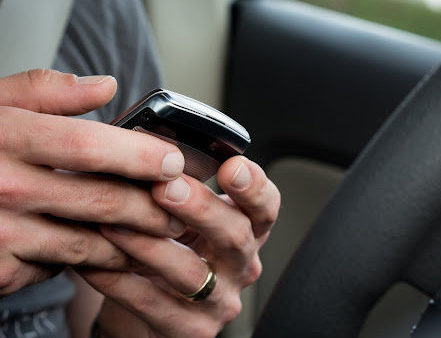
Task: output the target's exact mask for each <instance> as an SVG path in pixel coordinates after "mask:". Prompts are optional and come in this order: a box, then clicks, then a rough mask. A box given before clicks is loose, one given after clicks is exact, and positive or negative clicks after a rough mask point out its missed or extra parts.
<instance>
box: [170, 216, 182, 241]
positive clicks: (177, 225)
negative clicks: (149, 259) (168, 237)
mask: <svg viewBox="0 0 441 338" xmlns="http://www.w3.org/2000/svg"><path fill="white" fill-rule="evenodd" d="M169 226H170V230H171V231H172V232H173V233H174V234H176V235H177V236H178V237H179V236H180V235H182V234H183V233H184V231H185V223H184V222H182V221H181V220H179V219H177V218H176V217H173V216H171V217H170V225H169Z"/></svg>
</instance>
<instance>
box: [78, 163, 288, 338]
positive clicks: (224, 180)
mask: <svg viewBox="0 0 441 338" xmlns="http://www.w3.org/2000/svg"><path fill="white" fill-rule="evenodd" d="M218 181H219V185H220V186H221V188H222V189H223V190H224V191H225V192H226V193H227V194H228V195H223V196H217V195H215V194H214V193H213V192H212V191H211V190H209V189H208V188H207V187H206V186H204V185H203V184H201V183H199V182H198V181H196V180H195V179H192V178H191V177H188V176H185V175H183V176H182V177H181V178H179V179H177V180H175V181H173V182H170V183H168V184H165V183H159V184H156V185H155V186H154V188H153V190H152V195H153V198H154V199H155V201H156V202H157V203H158V204H159V205H160V206H161V207H163V208H164V209H165V210H167V211H168V212H169V213H171V214H172V215H175V216H176V217H177V218H178V219H180V220H182V221H183V222H185V224H186V225H187V226H188V227H189V229H190V231H188V232H187V233H186V234H185V235H184V237H182V238H181V239H180V241H181V242H183V241H185V242H184V244H186V245H183V243H179V242H178V241H175V240H171V239H166V238H155V237H152V236H149V235H144V234H139V233H134V232H128V231H125V230H120V229H115V228H111V227H102V228H101V231H102V233H103V235H104V236H105V237H106V238H108V239H109V240H110V241H112V242H113V243H115V244H116V245H117V246H118V247H120V248H121V249H122V250H124V251H125V252H127V253H128V254H129V255H131V256H132V257H134V258H135V259H137V260H138V261H139V262H141V263H142V264H144V265H145V266H146V270H145V271H144V272H143V273H137V274H135V273H124V272H122V273H118V272H106V271H99V272H97V271H82V272H81V273H82V275H83V277H84V278H85V279H86V280H87V281H88V282H89V283H90V284H91V285H92V286H94V287H95V288H96V289H97V290H98V291H100V292H102V293H103V294H104V295H106V296H107V298H106V300H105V302H104V305H103V308H102V310H101V313H100V315H99V317H98V322H99V324H100V326H101V331H102V337H115V338H116V337H128V338H129V337H133V338H135V337H136V338H142V337H214V336H216V334H217V333H218V332H219V331H220V330H221V328H222V327H223V326H224V325H225V324H226V323H228V322H229V321H231V320H233V319H234V318H235V317H236V316H237V315H238V314H239V312H240V310H241V302H240V293H241V290H242V289H243V288H244V287H246V286H247V285H250V284H252V283H254V282H255V281H256V279H257V278H258V277H259V275H260V273H261V269H262V267H261V262H260V259H259V256H258V250H259V248H260V247H261V246H262V245H263V244H264V242H265V241H266V239H267V237H268V235H269V231H270V228H271V227H272V225H273V224H274V222H275V220H276V218H277V215H278V211H279V206H280V194H279V192H278V190H277V188H276V187H275V186H274V184H273V183H272V182H271V181H270V180H268V179H267V177H266V176H265V174H264V172H263V170H262V169H261V168H260V167H258V166H257V165H256V164H255V163H253V162H251V161H249V160H247V159H246V158H244V157H235V158H232V159H230V160H228V161H227V162H226V163H225V164H224V165H223V166H222V167H221V168H220V170H219V173H218ZM200 257H205V258H206V259H207V260H208V262H210V264H211V265H212V266H213V267H214V269H215V271H216V274H217V278H218V282H217V285H216V287H215V289H214V291H213V293H212V294H211V295H210V296H209V297H208V298H207V299H205V300H203V301H201V302H199V303H191V302H188V301H187V300H186V299H184V298H183V297H182V296H181V295H180V293H183V294H188V293H192V292H193V291H195V290H197V289H198V288H199V287H200V286H201V285H202V283H203V282H204V280H205V278H206V276H207V273H208V269H207V266H206V264H205V263H203V262H202V261H201V259H200Z"/></svg>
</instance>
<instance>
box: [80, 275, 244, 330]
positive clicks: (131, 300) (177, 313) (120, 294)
mask: <svg viewBox="0 0 441 338" xmlns="http://www.w3.org/2000/svg"><path fill="white" fill-rule="evenodd" d="M79 273H80V274H81V275H82V276H83V277H84V279H85V280H86V281H87V282H88V283H90V284H91V285H92V286H93V287H94V288H95V289H96V290H98V291H99V292H101V293H103V294H104V295H106V296H107V297H109V298H111V299H113V300H114V301H116V302H117V303H119V304H121V305H122V306H123V307H125V308H126V309H128V310H130V312H132V313H134V314H135V315H136V316H138V317H139V318H141V319H142V320H143V321H144V322H146V323H147V324H148V325H149V327H150V328H151V329H152V331H153V332H155V333H157V334H159V335H160V336H161V337H215V336H216V334H217V333H218V332H219V331H220V329H221V327H222V325H223V324H224V323H225V322H226V318H227V316H229V318H228V319H230V318H231V317H233V315H235V316H237V314H238V311H240V309H238V307H239V306H238V305H237V301H236V300H235V303H234V304H233V303H232V302H231V303H232V304H233V305H231V306H230V307H228V308H226V307H225V306H223V304H221V303H219V305H218V306H211V307H208V306H203V304H190V303H188V302H185V301H183V300H181V299H178V298H175V297H173V296H171V295H170V294H168V293H166V292H165V291H163V290H162V289H161V288H159V287H158V286H156V285H155V284H154V283H152V282H151V281H150V280H148V279H146V278H143V277H140V276H138V275H135V274H129V273H112V272H105V271H80V272H79ZM233 306H234V308H233ZM233 311H234V313H233ZM213 312H216V316H215V315H213ZM230 320H231V319H230Z"/></svg>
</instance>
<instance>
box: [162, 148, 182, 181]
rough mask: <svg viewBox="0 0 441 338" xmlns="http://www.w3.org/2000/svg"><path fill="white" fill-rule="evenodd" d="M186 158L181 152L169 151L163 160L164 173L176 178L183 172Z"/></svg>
mask: <svg viewBox="0 0 441 338" xmlns="http://www.w3.org/2000/svg"><path fill="white" fill-rule="evenodd" d="M184 165H185V160H184V156H183V155H182V153H180V152H175V153H169V154H167V155H165V157H164V159H163V160H162V174H163V175H164V176H165V177H168V178H174V177H177V176H179V175H180V174H182V171H183V170H184Z"/></svg>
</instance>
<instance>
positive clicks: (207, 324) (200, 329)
mask: <svg viewBox="0 0 441 338" xmlns="http://www.w3.org/2000/svg"><path fill="white" fill-rule="evenodd" d="M189 331H190V332H189V335H188V337H194V338H213V337H216V335H217V334H218V332H219V328H218V325H216V324H215V323H214V322H211V321H209V320H205V321H204V320H200V321H195V322H194V323H193V325H192V326H191V328H190V330H189Z"/></svg>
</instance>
